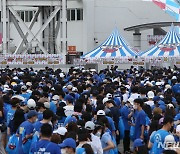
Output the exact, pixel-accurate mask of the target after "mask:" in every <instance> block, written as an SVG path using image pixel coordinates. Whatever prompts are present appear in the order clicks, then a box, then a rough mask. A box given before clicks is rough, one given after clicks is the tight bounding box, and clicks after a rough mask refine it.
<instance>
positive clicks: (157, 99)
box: [153, 96, 161, 101]
mask: <svg viewBox="0 0 180 154" xmlns="http://www.w3.org/2000/svg"><path fill="white" fill-rule="evenodd" d="M160 99H161V98H160V97H159V96H154V98H153V101H159V100H160Z"/></svg>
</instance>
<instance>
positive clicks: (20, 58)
mask: <svg viewBox="0 0 180 154" xmlns="http://www.w3.org/2000/svg"><path fill="white" fill-rule="evenodd" d="M0 64H6V65H9V64H12V65H13V64H25V65H35V64H45V65H47V64H48V65H58V64H63V57H62V55H60V54H26V55H21V54H16V55H15V54H6V55H0Z"/></svg>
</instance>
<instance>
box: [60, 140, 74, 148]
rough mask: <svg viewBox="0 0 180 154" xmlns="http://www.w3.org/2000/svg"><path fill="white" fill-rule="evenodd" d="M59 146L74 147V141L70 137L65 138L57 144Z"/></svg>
mask: <svg viewBox="0 0 180 154" xmlns="http://www.w3.org/2000/svg"><path fill="white" fill-rule="evenodd" d="M59 146H60V147H61V148H65V147H70V148H73V149H76V141H75V140H74V139H72V138H67V139H65V140H64V141H63V143H61V144H59Z"/></svg>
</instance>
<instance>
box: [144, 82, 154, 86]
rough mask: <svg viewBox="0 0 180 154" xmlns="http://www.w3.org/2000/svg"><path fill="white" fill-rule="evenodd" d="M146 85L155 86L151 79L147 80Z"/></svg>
mask: <svg viewBox="0 0 180 154" xmlns="http://www.w3.org/2000/svg"><path fill="white" fill-rule="evenodd" d="M144 85H145V86H146V85H149V86H153V84H152V83H151V82H150V81H146V83H145V84H144Z"/></svg>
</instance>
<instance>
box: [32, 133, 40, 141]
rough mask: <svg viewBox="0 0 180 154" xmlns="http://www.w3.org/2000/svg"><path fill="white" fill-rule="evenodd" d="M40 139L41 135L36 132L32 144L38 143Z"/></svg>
mask: <svg viewBox="0 0 180 154" xmlns="http://www.w3.org/2000/svg"><path fill="white" fill-rule="evenodd" d="M39 139H40V135H39V132H38V131H36V132H35V133H34V135H33V137H32V141H31V144H33V143H35V142H38V141H39Z"/></svg>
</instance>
